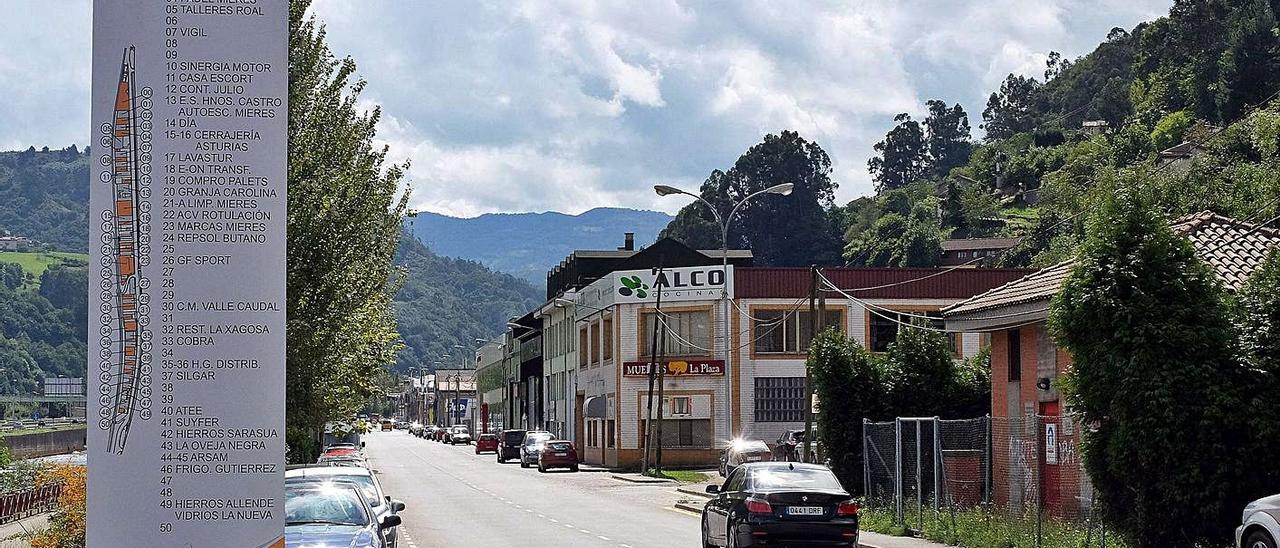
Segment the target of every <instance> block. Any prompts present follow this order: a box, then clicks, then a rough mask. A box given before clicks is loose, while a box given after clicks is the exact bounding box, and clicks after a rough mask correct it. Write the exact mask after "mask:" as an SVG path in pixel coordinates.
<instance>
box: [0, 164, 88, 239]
mask: <svg viewBox="0 0 1280 548" xmlns="http://www.w3.org/2000/svg"><path fill="white" fill-rule="evenodd" d="M88 181H89V151H88V150H85V152H83V153H82V152H80V151H79V150H77V149H76V146H75V145H71V146H69V147H67V148H64V149H62V150H49V147H45V148H44V149H42V150H36V148H35V147H31V148H28V149H27V150H25V151H21V152H0V196H4V199H3V200H0V231H7V232H8V233H9V234H12V235H14V236H23V237H26V238H30V239H33V240H36V241H38V242H41V243H44V244H47V245H49V246H50V247H52V248H53V249H57V250H61V251H75V252H78V253H85V252H87V251H88V248H87V245H88V233H89V228H88V227H89V220H88V211H89V206H88V204H89V185H88Z"/></svg>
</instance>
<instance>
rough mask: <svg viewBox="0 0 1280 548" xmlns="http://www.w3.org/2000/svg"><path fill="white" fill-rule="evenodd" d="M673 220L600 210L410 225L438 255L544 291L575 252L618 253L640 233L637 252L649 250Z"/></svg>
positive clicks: (430, 218) (426, 215) (430, 217)
mask: <svg viewBox="0 0 1280 548" xmlns="http://www.w3.org/2000/svg"><path fill="white" fill-rule="evenodd" d="M670 220H671V216H670V215H667V214H666V213H661V212H657V211H641V210H635V209H626V208H616V207H598V208H595V209H592V210H589V211H585V212H583V213H580V214H578V215H568V214H564V213H556V212H553V211H552V212H546V213H488V214H485V215H480V216H479V217H472V218H467V219H463V218H458V217H449V216H446V215H440V214H438V213H430V212H423V213H419V214H418V215H417V216H416V217H415V218H414V219H413V220H412V221H411V222H410V223H409V224H410V229H411V230H412V232H413V234H414V235H415V236H417V237H418V238H420V239H421V240H422V241H423V242H425V243H426V244H427V245H428V246H430V247H431V249H433V250H435V251H436V252H437V253H440V254H443V255H448V256H450V257H462V258H464V259H471V260H474V261H479V262H480V263H483V264H484V265H485V266H487V267H489V268H492V269H494V270H499V271H502V272H509V273H511V274H514V275H516V276H518V277H520V278H523V279H525V280H528V281H529V282H531V283H533V284H534V285H542V284H545V283H546V281H547V271H548V270H551V268H552V267H554V266H555V265H557V264H559V263H560V261H562V260H564V258H565V257H567V256H569V254H570V253H573V252H574V251H575V250H578V249H614V248H616V247H618V246H620V245H622V239H623V234H622V233H624V232H634V233H635V238H636V246H637V248H638V247H640V246H645V245H649V244H651V243H653V241H654V240H655V239H657V236H658V231H660V230H662V227H664V226H666V225H667V222H668V221H670Z"/></svg>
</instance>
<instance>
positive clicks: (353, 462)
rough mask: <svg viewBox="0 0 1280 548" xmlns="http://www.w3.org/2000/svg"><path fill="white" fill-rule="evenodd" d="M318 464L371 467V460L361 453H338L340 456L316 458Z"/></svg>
mask: <svg viewBox="0 0 1280 548" xmlns="http://www.w3.org/2000/svg"><path fill="white" fill-rule="evenodd" d="M316 464H324V465H328V466H363V467H365V468H368V467H369V461H367V460H365V458H364V457H363V456H360V455H338V456H328V457H326V456H321V457H320V458H319V459H316Z"/></svg>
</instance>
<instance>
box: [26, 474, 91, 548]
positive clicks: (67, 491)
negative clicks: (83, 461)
mask: <svg viewBox="0 0 1280 548" xmlns="http://www.w3.org/2000/svg"><path fill="white" fill-rule="evenodd" d="M54 483H61V484H62V492H61V494H60V495H58V509H57V510H55V511H54V512H53V515H52V516H50V518H49V528H48V529H45V530H44V531H41V532H39V533H36V534H35V536H33V537H32V538H31V548H83V547H84V543H85V540H84V527H85V467H83V466H68V465H59V466H52V467H49V468H48V469H46V471H45V473H43V474H41V476H40V481H39V483H38V484H37V485H40V486H44V485H50V484H54Z"/></svg>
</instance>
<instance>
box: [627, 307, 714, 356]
mask: <svg viewBox="0 0 1280 548" xmlns="http://www.w3.org/2000/svg"><path fill="white" fill-rule="evenodd" d="M663 314H664V315H665V316H666V320H665V323H666V324H667V325H666V327H667V330H666V334H667V336H666V338H665V344H666V355H667V356H668V357H671V356H709V355H711V351H710V348H711V312H710V311H707V310H692V311H684V312H664V313H663ZM643 317H644V322H643V324H642V325H643V326H644V327H643V328H642V330H641V332H640V352H639V354H640V355H641V356H643V357H649V356H650V354H651V353H652V352H653V326H654V313H653V312H645V313H644V314H643ZM659 351H661V350H659Z"/></svg>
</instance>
